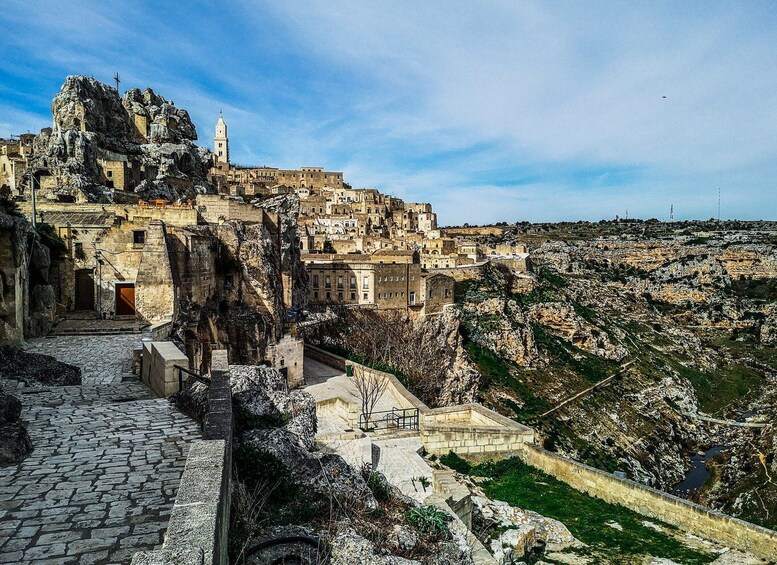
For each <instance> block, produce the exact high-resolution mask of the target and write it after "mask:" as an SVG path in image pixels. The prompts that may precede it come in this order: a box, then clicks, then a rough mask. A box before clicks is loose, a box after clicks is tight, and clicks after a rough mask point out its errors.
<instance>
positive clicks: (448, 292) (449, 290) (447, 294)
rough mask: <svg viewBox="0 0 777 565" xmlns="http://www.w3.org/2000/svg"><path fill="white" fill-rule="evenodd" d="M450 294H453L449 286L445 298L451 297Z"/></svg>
mask: <svg viewBox="0 0 777 565" xmlns="http://www.w3.org/2000/svg"><path fill="white" fill-rule="evenodd" d="M450 295H451V289H449V288H446V289H445V298H449V297H450Z"/></svg>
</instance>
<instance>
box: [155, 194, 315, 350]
mask: <svg viewBox="0 0 777 565" xmlns="http://www.w3.org/2000/svg"><path fill="white" fill-rule="evenodd" d="M256 206H258V207H259V208H260V209H261V210H263V212H264V213H263V220H262V221H261V222H255V223H246V222H241V221H228V222H224V223H221V224H218V225H204V226H193V227H191V228H189V229H186V230H173V231H172V233H171V235H170V236H169V237H168V248H169V250H170V257H171V263H172V267H173V278H174V280H175V281H176V286H177V287H178V288H179V293H178V307H177V315H176V319H175V333H176V335H177V336H178V337H179V339H180V340H181V341H182V342H184V343H187V344H188V345H187V347H190V348H192V347H194V348H198V347H201V346H203V345H205V344H218V347H219V348H221V347H227V346H228V348H229V350H230V356H231V357H230V361H231V362H233V363H257V362H261V361H266V360H268V358H269V349H268V348H269V347H270V346H272V345H274V344H277V343H278V342H279V341H280V339H281V337H282V336H283V335H284V333H285V332H286V331H287V330H288V329H289V328H288V327H287V326H288V312H289V310H291V309H292V308H293V307H298V306H304V302H303V300H304V298H305V296H306V292H305V289H306V285H307V273H306V272H305V270H304V267H303V265H302V263H301V261H300V254H299V249H298V247H297V246H296V245H293V242H294V241H296V237H297V236H296V213H297V210H298V206H299V200H298V199H297V197H296V196H294V195H285V196H282V197H279V198H274V199H271V200H269V201H265V202H257V203H256ZM187 352H188V353H189V356H190V358H198V359H201V358H202V355H203V354H204V355H205V359H203V360H204V361H206V362H207V356H208V355H209V351H193V350H190V351H187Z"/></svg>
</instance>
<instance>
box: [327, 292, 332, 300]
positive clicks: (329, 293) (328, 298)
mask: <svg viewBox="0 0 777 565" xmlns="http://www.w3.org/2000/svg"><path fill="white" fill-rule="evenodd" d="M326 299H327V300H331V299H332V293H331V292H329V291H326Z"/></svg>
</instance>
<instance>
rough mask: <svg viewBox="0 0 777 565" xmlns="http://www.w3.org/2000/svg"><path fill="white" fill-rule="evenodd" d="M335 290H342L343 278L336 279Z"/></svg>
mask: <svg viewBox="0 0 777 565" xmlns="http://www.w3.org/2000/svg"><path fill="white" fill-rule="evenodd" d="M337 288H343V277H337Z"/></svg>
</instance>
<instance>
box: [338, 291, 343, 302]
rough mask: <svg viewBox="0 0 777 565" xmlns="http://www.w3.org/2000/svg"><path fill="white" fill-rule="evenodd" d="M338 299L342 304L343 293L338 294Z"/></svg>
mask: <svg viewBox="0 0 777 565" xmlns="http://www.w3.org/2000/svg"><path fill="white" fill-rule="evenodd" d="M337 299H338V300H339V301H340V302H342V301H343V293H342V292H338V293H337Z"/></svg>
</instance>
